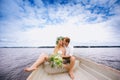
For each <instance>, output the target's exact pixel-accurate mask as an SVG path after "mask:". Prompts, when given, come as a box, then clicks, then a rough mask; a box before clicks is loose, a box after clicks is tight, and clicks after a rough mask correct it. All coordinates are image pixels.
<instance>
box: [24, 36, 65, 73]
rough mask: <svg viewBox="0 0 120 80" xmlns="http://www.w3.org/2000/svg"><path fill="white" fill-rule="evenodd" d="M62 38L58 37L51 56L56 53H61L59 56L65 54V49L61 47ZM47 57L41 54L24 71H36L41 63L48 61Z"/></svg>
mask: <svg viewBox="0 0 120 80" xmlns="http://www.w3.org/2000/svg"><path fill="white" fill-rule="evenodd" d="M63 39H64V38H63V37H58V38H57V41H56V47H55V49H54V52H53V54H56V53H58V52H60V53H62V54H61V55H64V54H65V48H64V47H63ZM48 59H49V56H48V55H47V54H41V55H40V57H39V58H38V59H37V60H36V61H35V63H33V65H32V66H31V67H28V68H25V69H24V70H25V71H27V72H30V71H34V70H36V69H37V68H38V67H39V66H40V65H41V64H42V63H44V62H45V61H48Z"/></svg>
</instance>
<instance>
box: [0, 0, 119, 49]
mask: <svg viewBox="0 0 120 80" xmlns="http://www.w3.org/2000/svg"><path fill="white" fill-rule="evenodd" d="M119 34H120V0H0V47H12V46H34V47H38V46H54V45H55V42H56V38H57V37H59V36H65V37H66V36H67V37H70V39H71V44H72V45H74V46H91V45H93V46H106V45H107V46H120V35H119Z"/></svg>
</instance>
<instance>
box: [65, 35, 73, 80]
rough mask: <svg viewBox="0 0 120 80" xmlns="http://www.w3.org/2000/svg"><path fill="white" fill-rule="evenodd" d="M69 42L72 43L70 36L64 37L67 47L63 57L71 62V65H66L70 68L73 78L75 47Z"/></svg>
mask: <svg viewBox="0 0 120 80" xmlns="http://www.w3.org/2000/svg"><path fill="white" fill-rule="evenodd" d="M69 43H70V38H68V37H64V40H63V44H64V46H65V49H66V54H65V56H64V57H63V58H65V59H66V61H67V62H68V63H69V66H67V65H66V68H67V69H69V75H70V77H71V78H72V80H73V79H74V75H73V67H74V65H75V57H74V56H73V47H71V46H70V45H69Z"/></svg>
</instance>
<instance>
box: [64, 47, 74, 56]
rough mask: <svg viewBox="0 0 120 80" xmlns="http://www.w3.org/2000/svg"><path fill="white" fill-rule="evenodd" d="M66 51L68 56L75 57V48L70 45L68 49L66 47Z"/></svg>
mask: <svg viewBox="0 0 120 80" xmlns="http://www.w3.org/2000/svg"><path fill="white" fill-rule="evenodd" d="M65 49H66V55H70V56H72V55H73V46H71V45H69V46H68V47H65Z"/></svg>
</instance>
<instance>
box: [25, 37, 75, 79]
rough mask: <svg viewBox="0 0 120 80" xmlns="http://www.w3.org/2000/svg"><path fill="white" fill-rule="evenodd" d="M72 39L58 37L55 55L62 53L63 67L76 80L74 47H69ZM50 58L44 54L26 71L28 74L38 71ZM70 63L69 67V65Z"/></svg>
mask: <svg viewBox="0 0 120 80" xmlns="http://www.w3.org/2000/svg"><path fill="white" fill-rule="evenodd" d="M69 43H70V38H68V37H58V38H57V40H56V46H55V49H54V52H53V54H57V53H61V56H62V58H63V59H64V61H63V67H64V68H66V69H68V71H69V72H68V74H69V76H70V77H71V79H72V80H74V75H73V67H74V64H75V57H74V56H73V55H72V54H73V52H72V47H70V46H69ZM48 59H49V56H48V55H47V54H45V53H42V54H41V55H40V57H39V58H38V59H37V60H36V61H35V62H34V63H33V65H32V66H31V67H29V68H25V69H24V70H25V71H27V72H30V71H34V70H36V69H37V68H38V67H39V66H40V65H41V64H42V63H44V62H45V61H48ZM67 63H69V65H67Z"/></svg>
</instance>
